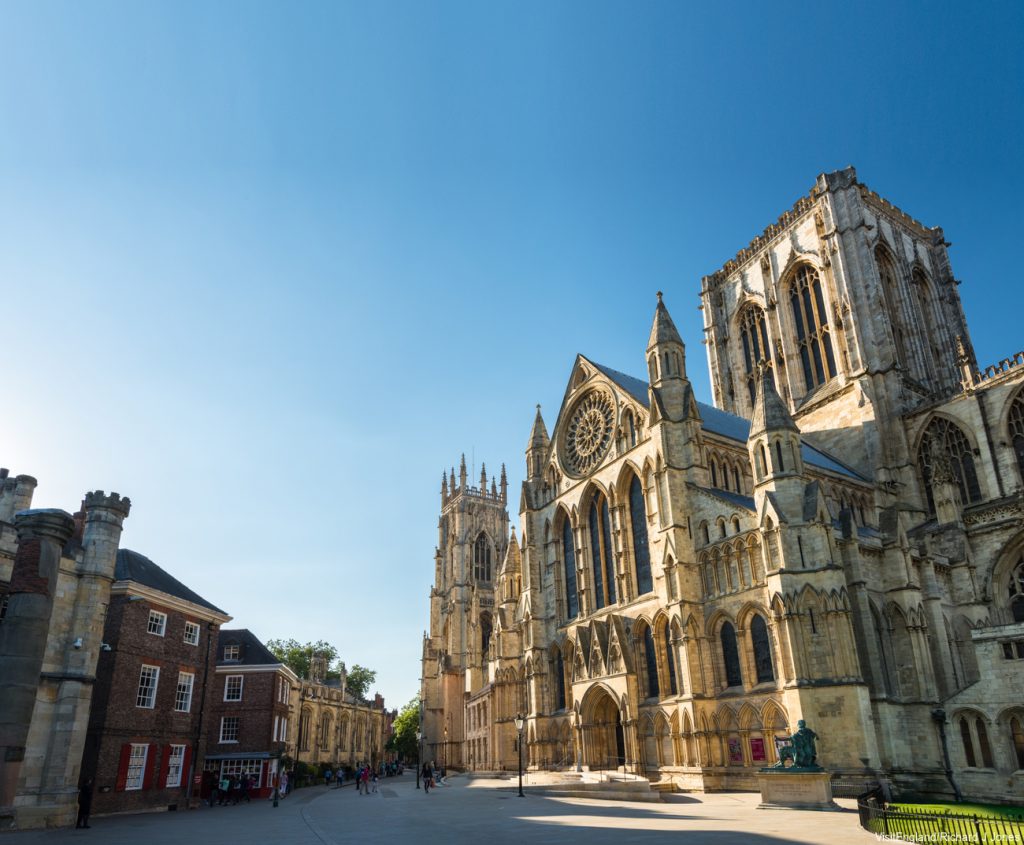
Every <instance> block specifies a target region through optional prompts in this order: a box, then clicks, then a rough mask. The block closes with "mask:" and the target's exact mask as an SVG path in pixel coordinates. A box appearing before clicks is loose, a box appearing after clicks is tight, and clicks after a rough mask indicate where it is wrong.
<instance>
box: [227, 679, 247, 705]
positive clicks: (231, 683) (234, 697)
mask: <svg viewBox="0 0 1024 845" xmlns="http://www.w3.org/2000/svg"><path fill="white" fill-rule="evenodd" d="M243 680H244V679H243V677H242V676H241V675H228V676H227V677H226V678H225V679H224V700H225V701H241V700H242V681H243Z"/></svg>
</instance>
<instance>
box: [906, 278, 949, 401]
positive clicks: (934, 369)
mask: <svg viewBox="0 0 1024 845" xmlns="http://www.w3.org/2000/svg"><path fill="white" fill-rule="evenodd" d="M910 286H911V287H912V288H913V291H914V294H915V295H916V296H917V304H918V307H919V309H920V314H921V329H922V331H921V347H922V352H923V354H924V356H925V371H926V376H927V380H928V382H929V383H932V384H934V383H935V382H941V381H943V380H944V379H943V378H942V376H941V374H940V368H941V366H942V353H941V352H940V348H941V346H942V345H943V344H944V343H945V342H946V341H945V338H944V335H945V334H946V332H947V329H946V326H945V321H944V320H943V319H942V315H941V313H939V312H938V311H937V310H936V309H937V307H938V297H937V296H936V295H935V290H934V288H933V287H932V283H931V280H930V279H929V278H928V274H927V273H925V272H924V270H923V269H922V268H921V266H920V265H915V266H914V268H913V269H912V270H911V271H910Z"/></svg>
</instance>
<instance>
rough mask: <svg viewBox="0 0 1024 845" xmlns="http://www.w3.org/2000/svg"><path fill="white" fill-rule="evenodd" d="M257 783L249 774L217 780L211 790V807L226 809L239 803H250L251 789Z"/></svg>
mask: <svg viewBox="0 0 1024 845" xmlns="http://www.w3.org/2000/svg"><path fill="white" fill-rule="evenodd" d="M255 782H256V779H255V778H254V777H253V776H252V775H250V774H249V773H248V772H242V773H241V774H240V775H223V776H222V777H221V778H220V780H215V781H214V782H213V785H212V787H211V788H210V799H209V801H208V802H207V803H208V804H209V806H211V807H213V806H214V805H216V806H218V807H226V806H227V805H228V804H231V805H234V804H237V803H238V802H239V801H245V802H246V803H249V802H250V801H251V800H252V799H251V798H250V797H249V789H250V787H251V786H252V785H253V784H254V783H255Z"/></svg>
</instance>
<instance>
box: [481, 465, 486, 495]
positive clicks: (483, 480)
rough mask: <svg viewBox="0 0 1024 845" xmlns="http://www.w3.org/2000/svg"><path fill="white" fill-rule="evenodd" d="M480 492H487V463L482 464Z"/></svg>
mask: <svg viewBox="0 0 1024 845" xmlns="http://www.w3.org/2000/svg"><path fill="white" fill-rule="evenodd" d="M480 492H481V493H483V494H484V495H486V494H487V464H485V463H481V464H480Z"/></svg>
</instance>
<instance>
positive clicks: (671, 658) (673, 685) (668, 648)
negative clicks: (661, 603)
mask: <svg viewBox="0 0 1024 845" xmlns="http://www.w3.org/2000/svg"><path fill="white" fill-rule="evenodd" d="M661 641H662V642H663V643H664V644H665V667H666V668H667V669H668V689H669V693H670V694H671V695H679V685H678V683H677V682H676V661H675V648H673V646H672V636H671V634H670V633H669V629H668V622H664V621H663V622H662V623H661Z"/></svg>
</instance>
